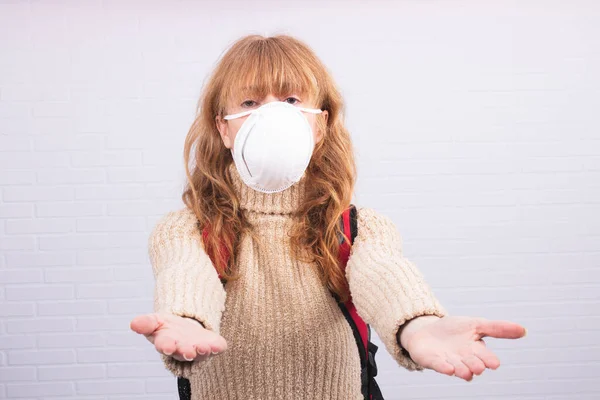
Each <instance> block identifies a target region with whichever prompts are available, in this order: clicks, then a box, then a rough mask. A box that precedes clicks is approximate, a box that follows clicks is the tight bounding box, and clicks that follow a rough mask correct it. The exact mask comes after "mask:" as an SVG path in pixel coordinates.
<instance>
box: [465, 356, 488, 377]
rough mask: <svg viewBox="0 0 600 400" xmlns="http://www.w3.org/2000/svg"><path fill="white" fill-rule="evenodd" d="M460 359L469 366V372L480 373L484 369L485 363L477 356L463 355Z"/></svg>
mask: <svg viewBox="0 0 600 400" xmlns="http://www.w3.org/2000/svg"><path fill="white" fill-rule="evenodd" d="M462 361H463V363H464V364H465V365H466V366H467V367H469V369H470V370H471V372H472V373H473V374H475V375H481V374H482V373H483V371H485V364H484V363H483V361H481V359H480V358H479V357H476V356H474V355H470V356H467V357H464V358H463V359H462Z"/></svg>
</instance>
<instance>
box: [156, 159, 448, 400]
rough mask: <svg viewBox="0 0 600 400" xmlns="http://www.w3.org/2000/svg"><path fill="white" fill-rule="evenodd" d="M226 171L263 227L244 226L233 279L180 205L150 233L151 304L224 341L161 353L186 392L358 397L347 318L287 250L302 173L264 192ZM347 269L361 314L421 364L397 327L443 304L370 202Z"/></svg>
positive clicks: (198, 399)
mask: <svg viewBox="0 0 600 400" xmlns="http://www.w3.org/2000/svg"><path fill="white" fill-rule="evenodd" d="M231 171H232V176H233V177H234V180H235V188H236V190H237V192H238V194H239V196H240V199H241V202H242V208H243V210H244V212H245V213H247V215H248V218H249V220H250V221H251V223H252V224H254V226H255V228H256V229H257V232H258V233H259V239H260V240H259V242H255V241H253V240H252V239H251V238H250V237H249V236H247V237H242V238H241V249H240V255H239V259H238V265H237V268H239V272H240V275H241V278H240V279H239V280H235V281H231V282H228V283H227V285H226V286H225V288H224V287H223V285H222V284H221V282H220V280H219V279H218V276H217V273H216V272H215V270H214V268H213V265H212V263H211V261H210V259H209V257H208V256H207V255H206V253H205V252H204V250H203V248H202V244H201V240H200V238H201V233H200V232H199V231H198V229H197V227H196V219H195V217H194V214H193V213H192V212H190V211H189V210H187V209H184V210H181V211H177V212H172V213H170V214H168V215H166V216H165V217H164V218H163V219H162V220H161V221H160V222H159V223H158V224H157V226H156V228H155V229H154V231H153V233H152V234H151V237H150V243H149V244H150V246H149V247H150V249H149V253H150V259H151V262H152V266H153V270H154V276H155V278H156V290H155V304H154V309H155V311H156V312H169V313H173V314H176V315H180V316H187V317H192V318H195V319H197V320H199V321H201V322H202V323H203V324H204V325H205V326H206V327H207V328H208V329H211V330H214V331H215V332H218V333H220V334H221V335H222V336H223V337H224V338H225V339H226V340H227V343H228V350H227V351H225V352H224V353H222V354H219V355H216V356H214V357H212V358H211V359H209V360H207V361H192V362H180V361H177V360H175V359H173V358H171V357H168V356H164V355H163V356H162V358H163V361H164V363H165V365H166V367H167V369H168V370H170V371H171V372H172V373H173V374H175V375H177V376H183V377H186V378H188V379H190V383H191V390H192V400H208V399H214V400H221V399H222V400H234V399H244V400H246V399H273V400H275V399H276V400H280V399H294V400H309V399H310V400H314V399H332V400H352V399H357V400H358V399H361V398H362V397H361V394H360V389H361V388H360V359H359V355H358V350H357V347H356V342H355V341H354V337H353V334H352V330H351V329H350V327H349V325H348V323H347V322H346V320H345V318H344V316H343V314H342V313H341V311H340V309H339V308H338V305H337V304H336V301H335V299H334V298H333V297H332V295H331V294H330V292H329V291H328V290H327V288H326V287H324V286H323V285H322V284H321V283H320V280H319V278H318V276H317V274H316V273H315V271H314V269H313V268H311V266H310V265H309V264H306V263H302V262H298V261H296V260H294V259H293V258H292V257H291V253H290V249H289V239H288V236H287V232H288V231H289V229H290V227H291V222H292V221H291V213H292V211H293V210H294V209H296V207H298V205H299V204H300V202H301V201H302V193H303V189H304V187H305V181H304V179H303V180H301V181H300V182H298V183H296V184H295V185H294V186H292V187H291V188H289V189H287V190H285V191H283V192H281V193H276V194H264V193H260V192H257V191H254V190H253V189H251V188H249V187H247V186H245V185H244V184H243V182H242V181H241V179H240V178H239V175H238V174H237V171H236V170H235V168H233V167H231ZM347 278H348V282H349V285H350V291H351V293H352V297H353V301H354V304H355V305H356V308H357V310H358V312H359V314H360V315H361V316H362V318H363V319H364V320H365V321H366V322H367V323H369V324H371V326H372V327H373V328H374V329H375V331H376V332H377V334H378V335H379V337H380V338H381V340H382V342H383V343H384V344H385V347H386V348H387V350H388V351H389V352H390V353H391V354H392V356H393V357H394V358H395V359H396V361H397V362H398V364H399V365H401V366H403V367H406V368H408V369H420V367H419V366H418V365H416V364H415V363H414V362H413V361H412V360H411V359H409V358H407V357H406V356H405V355H404V353H403V352H402V349H401V348H400V347H399V345H398V343H397V341H396V333H397V331H398V328H399V327H400V326H401V325H402V324H403V323H404V322H405V321H407V320H409V319H411V318H413V317H416V316H420V315H438V316H442V315H443V314H444V310H443V308H442V307H441V306H440V304H439V303H438V301H437V300H436V299H435V297H434V296H433V295H432V293H431V291H430V289H429V287H428V285H427V284H426V283H425V281H424V280H423V277H422V275H421V274H420V273H419V271H418V270H417V269H416V268H415V266H414V265H413V264H412V263H410V262H409V261H408V260H407V259H405V258H404V257H403V255H402V249H401V238H400V236H399V234H398V231H397V230H396V228H395V226H394V224H393V223H392V222H391V221H390V220H389V219H388V218H386V217H384V216H382V215H380V214H378V213H376V212H375V211H373V210H371V209H367V208H359V210H358V236H357V238H356V240H355V242H354V245H353V248H352V253H351V256H350V259H349V261H348V265H347ZM174 385H175V383H174ZM174 388H175V386H174Z"/></svg>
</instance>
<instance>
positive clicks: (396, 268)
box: [346, 208, 445, 370]
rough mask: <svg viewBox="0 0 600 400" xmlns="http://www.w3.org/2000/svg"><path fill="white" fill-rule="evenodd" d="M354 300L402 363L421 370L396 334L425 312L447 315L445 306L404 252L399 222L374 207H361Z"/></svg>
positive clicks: (351, 266) (352, 261)
mask: <svg viewBox="0 0 600 400" xmlns="http://www.w3.org/2000/svg"><path fill="white" fill-rule="evenodd" d="M346 275H347V279H348V284H349V286H350V293H351V295H352V300H353V302H354V305H355V306H356V309H357V311H358V313H359V315H360V316H361V317H362V318H363V320H364V321H365V322H366V323H367V324H370V325H371V326H372V327H373V328H374V329H375V331H376V332H377V334H378V336H379V337H380V339H381V341H382V342H383V344H384V345H385V347H386V349H387V350H388V352H389V353H390V354H391V355H392V357H393V358H394V359H395V360H396V362H397V363H398V364H399V365H400V366H402V367H405V368H407V369H409V370H421V369H423V368H422V367H421V366H420V365H418V364H416V363H415V362H414V361H413V360H412V359H411V358H410V357H409V356H408V353H407V352H406V351H405V350H404V349H402V347H400V345H399V344H398V341H397V339H396V333H397V332H398V329H399V328H400V327H401V326H402V325H403V324H404V323H405V322H407V321H409V320H411V319H412V318H415V317H419V316H422V315H437V316H439V317H443V316H444V314H445V310H444V309H443V307H442V306H441V305H440V303H439V302H438V301H437V299H436V298H435V297H434V295H433V293H432V291H431V289H430V287H429V286H428V285H427V283H426V282H425V280H424V278H423V275H422V274H421V273H420V272H419V270H418V269H417V268H416V267H415V265H414V264H413V263H411V262H410V261H409V260H407V259H406V258H404V256H403V254H402V239H401V237H400V234H399V232H398V230H397V229H396V227H395V225H394V223H393V222H392V221H391V220H390V219H389V218H387V217H385V216H383V215H380V214H378V213H377V212H375V211H374V210H372V209H368V208H361V209H359V211H358V235H357V237H356V239H355V241H354V244H353V245H352V252H351V255H350V258H349V260H348V264H347V267H346Z"/></svg>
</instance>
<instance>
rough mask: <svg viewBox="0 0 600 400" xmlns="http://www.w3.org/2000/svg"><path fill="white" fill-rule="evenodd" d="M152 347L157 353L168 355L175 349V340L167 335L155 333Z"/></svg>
mask: <svg viewBox="0 0 600 400" xmlns="http://www.w3.org/2000/svg"><path fill="white" fill-rule="evenodd" d="M154 347H155V348H156V350H157V351H158V352H159V353H162V354H164V355H167V356H170V355H171V354H173V353H175V352H176V351H177V341H176V340H175V339H173V338H172V337H170V336H168V335H162V334H161V335H156V337H155V338H154Z"/></svg>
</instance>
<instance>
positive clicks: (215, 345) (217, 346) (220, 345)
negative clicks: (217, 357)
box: [210, 333, 227, 354]
mask: <svg viewBox="0 0 600 400" xmlns="http://www.w3.org/2000/svg"><path fill="white" fill-rule="evenodd" d="M225 350H227V341H226V340H225V338H224V337H223V336H221V335H218V334H216V333H215V334H214V337H213V338H212V340H211V341H210V351H211V352H212V353H213V354H219V353H222V352H224V351H225Z"/></svg>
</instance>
